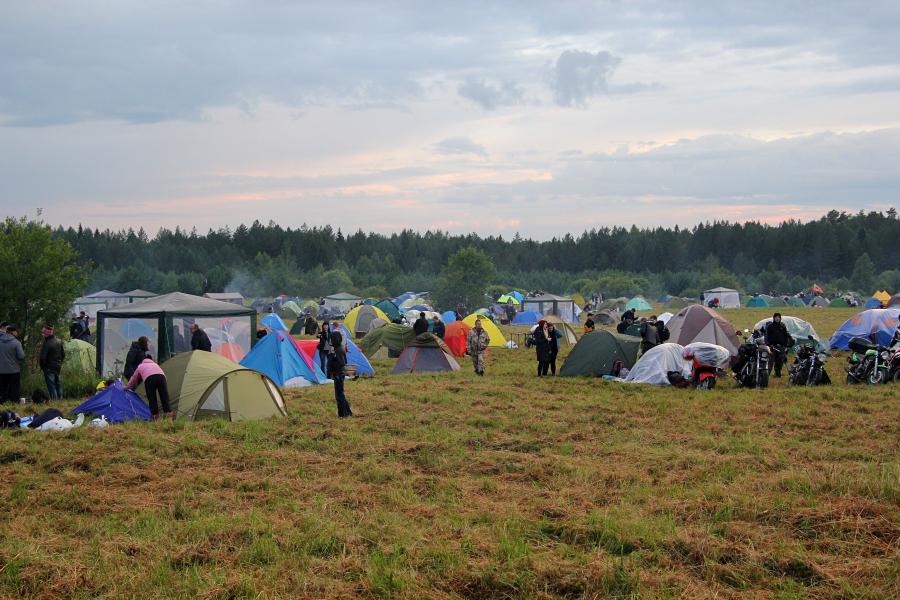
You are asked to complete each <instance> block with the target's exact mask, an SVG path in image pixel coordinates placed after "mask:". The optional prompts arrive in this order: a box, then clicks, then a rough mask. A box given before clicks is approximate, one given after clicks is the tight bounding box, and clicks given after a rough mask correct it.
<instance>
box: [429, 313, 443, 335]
mask: <svg viewBox="0 0 900 600" xmlns="http://www.w3.org/2000/svg"><path fill="white" fill-rule="evenodd" d="M431 324H432V326H433V327H434V331H433V333H434V335H436V336H438V337H439V338H441V339H444V335H445V334H446V333H447V328H446V327H445V326H444V322H443V321H441V318H440V317H439V316H437V315H434V318H433V319H432V320H431Z"/></svg>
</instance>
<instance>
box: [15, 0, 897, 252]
mask: <svg viewBox="0 0 900 600" xmlns="http://www.w3.org/2000/svg"><path fill="white" fill-rule="evenodd" d="M898 31H900V3H898V2H897V1H896V0H885V1H880V0H871V1H869V2H866V3H865V4H861V3H859V2H831V1H828V0H823V1H821V2H808V1H800V0H796V1H789V2H771V1H769V2H755V1H753V0H743V1H741V2H730V3H716V2H708V1H706V0H702V1H701V0H696V1H693V2H691V1H688V0H684V1H678V0H666V1H659V2H653V1H632V2H628V1H624V0H620V1H610V2H568V1H565V0H554V1H552V2H551V1H545V2H528V1H524V0H522V1H506V2H490V1H486V0H480V1H477V2H471V3H470V2H464V1H461V2H378V1H376V0H367V1H363V2H344V1H340V0H336V1H333V2H327V3H326V2H289V1H287V0H256V1H252V2H251V1H247V2H240V1H224V0H207V1H203V0H197V1H192V2H183V1H170V2H162V1H160V2H154V1H149V2H148V1H130V0H106V1H99V0H96V1H80V2H68V1H63V0H59V1H52V0H41V1H35V0H3V2H2V3H0V204H2V207H3V209H4V212H5V214H8V215H33V214H34V213H35V211H36V210H37V209H38V208H42V209H43V215H44V218H45V219H46V220H47V221H48V222H51V223H54V224H57V223H62V224H77V223H79V222H81V223H84V224H85V225H89V226H92V227H101V228H106V227H111V228H119V227H128V226H134V227H137V226H139V225H142V226H144V227H145V228H146V229H148V230H149V231H151V232H153V231H156V229H157V228H158V227H160V226H167V227H174V226H175V225H180V226H182V227H188V228H190V227H193V226H196V227H197V228H198V229H199V230H201V231H204V230H205V229H207V228H209V227H214V228H215V227H221V226H231V227H234V226H236V225H238V224H240V223H249V222H252V221H253V220H254V219H259V220H260V221H263V222H268V221H269V220H274V221H277V222H279V223H281V224H282V225H285V226H299V225H301V224H302V223H308V224H310V225H323V224H326V223H330V224H332V225H334V226H336V227H337V226H339V227H341V228H343V229H344V230H351V229H352V230H355V229H357V228H362V229H364V230H374V231H381V232H391V231H397V230H399V229H402V228H404V227H412V228H415V229H420V230H424V229H428V228H430V229H437V228H439V229H443V230H448V231H452V232H468V231H476V232H478V233H482V234H503V235H504V236H511V235H513V234H514V233H515V232H517V231H518V232H521V233H522V234H523V235H529V236H534V237H538V238H549V237H552V236H554V235H562V234H564V233H566V232H573V233H577V232H580V231H582V230H583V229H585V228H590V227H595V226H605V225H616V224H618V225H631V224H632V223H637V224H638V225H666V224H676V223H677V224H679V225H693V224H695V223H697V222H700V221H704V220H712V219H724V218H727V219H731V220H745V219H759V220H764V221H777V220H780V219H784V218H799V219H809V218H816V217H818V216H820V215H821V214H822V213H824V212H825V211H827V210H829V209H831V208H838V209H843V210H852V211H856V210H859V209H865V210H869V209H872V210H878V209H886V208H888V207H890V206H900V36H898V35H897V32H898Z"/></svg>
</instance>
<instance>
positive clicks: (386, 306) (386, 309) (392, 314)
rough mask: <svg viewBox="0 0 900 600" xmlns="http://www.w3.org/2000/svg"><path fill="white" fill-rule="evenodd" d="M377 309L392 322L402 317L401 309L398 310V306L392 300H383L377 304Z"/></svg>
mask: <svg viewBox="0 0 900 600" xmlns="http://www.w3.org/2000/svg"><path fill="white" fill-rule="evenodd" d="M375 307H376V308H380V309H381V312H383V313H384V314H386V315H387V316H388V318H389V319H390V320H391V321H393V320H394V319H396V318H397V317H399V316H400V309H399V308H397V305H396V304H394V303H393V302H391V301H390V300H382V301H381V302H376V303H375Z"/></svg>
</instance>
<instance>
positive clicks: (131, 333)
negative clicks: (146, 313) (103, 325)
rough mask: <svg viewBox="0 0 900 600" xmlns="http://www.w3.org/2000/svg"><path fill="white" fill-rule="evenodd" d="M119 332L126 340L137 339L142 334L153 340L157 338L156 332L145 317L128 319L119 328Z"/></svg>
mask: <svg viewBox="0 0 900 600" xmlns="http://www.w3.org/2000/svg"><path fill="white" fill-rule="evenodd" d="M119 333H121V334H122V337H124V338H125V339H126V340H136V339H138V338H139V337H141V336H144V335H145V336H147V337H148V338H150V339H151V340H155V339H156V332H155V331H154V330H153V328H152V327H150V325H148V324H147V321H145V320H144V319H126V321H125V323H123V324H122V326H121V327H120V328H119Z"/></svg>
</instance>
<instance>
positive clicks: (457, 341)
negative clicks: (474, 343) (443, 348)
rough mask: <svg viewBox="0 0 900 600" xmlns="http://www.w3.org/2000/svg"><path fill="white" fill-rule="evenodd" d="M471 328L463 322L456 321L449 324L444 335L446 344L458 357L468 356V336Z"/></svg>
mask: <svg viewBox="0 0 900 600" xmlns="http://www.w3.org/2000/svg"><path fill="white" fill-rule="evenodd" d="M471 329H472V328H471V327H469V325H468V324H466V323H463V322H462V321H454V322H453V323H447V326H446V327H445V333H444V343H445V344H447V347H448V348H450V351H451V352H453V354H455V355H456V356H465V354H466V336H467V335H468V334H469V331H471Z"/></svg>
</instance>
